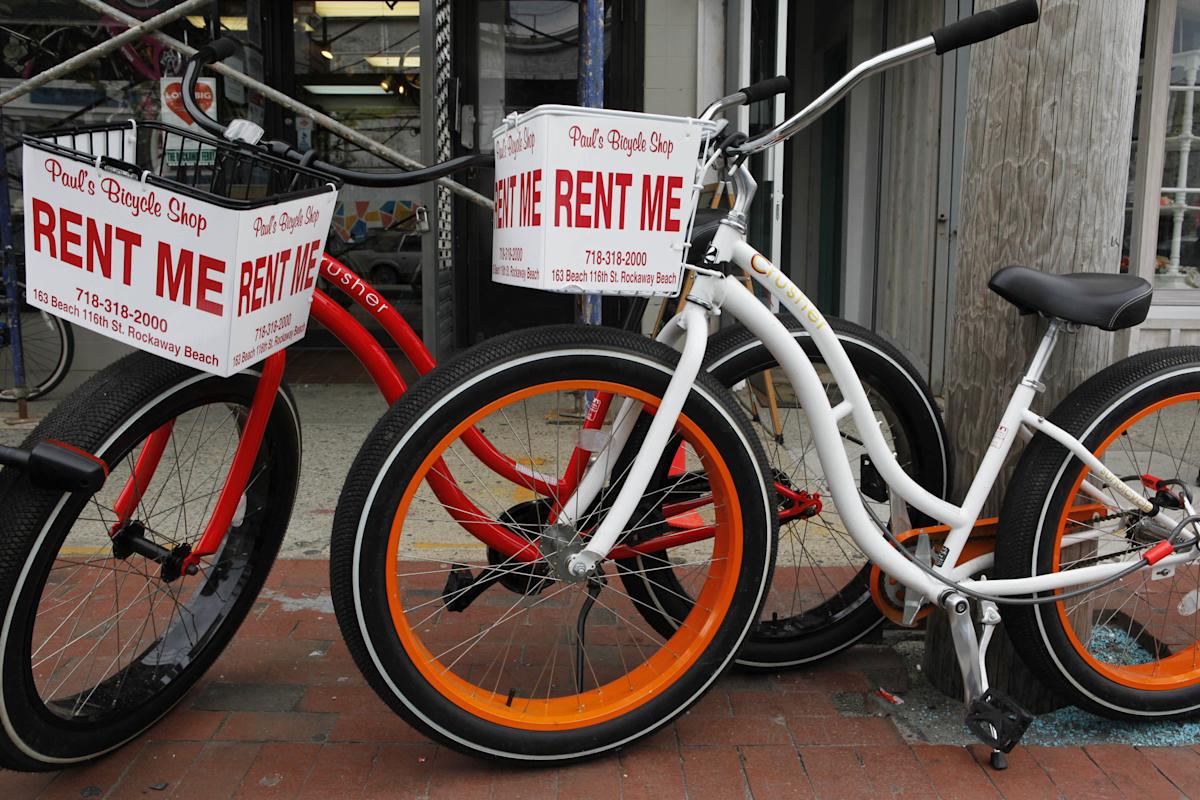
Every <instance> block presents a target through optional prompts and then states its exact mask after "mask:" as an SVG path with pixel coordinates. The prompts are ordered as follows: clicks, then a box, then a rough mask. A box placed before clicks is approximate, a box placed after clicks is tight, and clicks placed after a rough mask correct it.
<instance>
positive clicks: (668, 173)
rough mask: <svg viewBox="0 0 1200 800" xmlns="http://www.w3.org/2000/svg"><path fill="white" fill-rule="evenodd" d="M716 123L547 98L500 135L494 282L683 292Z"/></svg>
mask: <svg viewBox="0 0 1200 800" xmlns="http://www.w3.org/2000/svg"><path fill="white" fill-rule="evenodd" d="M713 127H714V126H713V123H710V122H702V121H700V120H695V119H687V118H683V117H667V116H661V115H656V114H639V113H633V112H622V111H605V110H602V109H589V108H577V107H574V106H538V107H537V108H535V109H533V110H532V111H529V112H527V113H525V114H522V115H520V116H517V115H515V114H514V115H512V116H510V117H509V118H508V119H507V120H506V121H505V123H504V124H503V125H501V126H500V127H499V128H498V129H497V130H496V132H495V134H494V137H493V142H494V146H495V154H496V184H495V201H496V208H495V216H494V219H493V227H494V235H493V238H492V280H494V281H496V282H498V283H506V284H512V285H514V286H526V287H530V288H534V289H545V290H548V291H554V292H571V293H583V292H588V293H599V294H635V295H674V294H677V293H678V292H679V287H680V282H681V281H680V278H681V276H682V272H683V261H684V257H685V243H686V242H687V240H688V236H689V234H690V230H691V225H692V218H693V216H694V215H695V206H696V194H697V192H696V181H697V159H698V157H699V153H700V146H701V143H702V142H703V140H704V139H705V137H707V136H709V135H710V134H711V131H712V130H713Z"/></svg>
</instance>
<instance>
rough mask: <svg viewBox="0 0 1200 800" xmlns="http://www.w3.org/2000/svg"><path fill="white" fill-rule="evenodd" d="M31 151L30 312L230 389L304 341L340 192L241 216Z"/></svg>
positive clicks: (27, 162)
mask: <svg viewBox="0 0 1200 800" xmlns="http://www.w3.org/2000/svg"><path fill="white" fill-rule="evenodd" d="M24 149H25V153H24V159H23V163H24V168H25V174H24V191H25V259H26V287H27V292H26V295H27V298H28V302H29V303H30V304H31V305H33V306H36V307H38V308H42V309H45V310H46V311H49V312H50V313H52V314H55V315H57V316H60V317H63V318H64V319H67V320H69V321H70V322H72V323H74V324H76V325H79V326H80V327H83V328H88V329H90V330H93V331H96V332H97V333H100V334H103V335H105V336H108V337H110V338H113V339H116V340H118V341H122V342H126V343H128V344H130V345H132V346H133V347H136V348H138V349H140V350H146V351H149V352H151V353H154V354H156V355H159V356H162V357H163V358H168V359H171V360H172V361H178V362H180V363H182V364H187V365H188V366H191V367H196V368H197V369H201V370H204V371H206V372H211V373H214V374H216V375H221V376H228V375H232V374H233V373H235V372H238V371H240V370H242V369H245V368H246V367H249V366H251V365H252V364H254V363H256V362H258V361H261V360H262V359H263V358H266V357H267V356H268V355H270V354H271V353H274V352H276V351H278V350H282V349H283V348H285V347H287V346H289V345H291V344H294V343H295V342H296V341H298V340H299V339H300V338H301V337H302V336H303V335H304V332H305V328H306V327H307V324H308V314H309V308H310V305H311V302H312V293H313V286H314V283H315V280H316V273H317V270H318V269H319V265H320V256H321V252H322V251H323V250H324V247H325V235H326V233H327V232H328V230H329V224H330V221H331V219H332V216H333V207H334V204H335V202H336V200H337V191H336V190H335V189H334V187H332V186H331V187H330V188H329V190H328V191H324V192H320V193H316V194H309V195H308V196H305V197H301V198H297V199H292V200H288V201H286V202H283V203H268V204H264V205H260V206H258V207H257V208H249V209H245V208H243V209H230V208H222V207H220V206H218V205H215V204H213V203H211V202H206V201H204V200H201V199H198V198H196V197H191V196H188V195H186V194H182V193H175V192H172V191H170V190H168V189H165V188H163V187H162V186H154V185H150V184H147V183H144V182H142V181H141V180H138V179H137V178H135V177H127V176H125V175H123V174H120V173H118V172H115V171H112V170H109V169H100V168H97V167H96V166H95V165H89V164H86V163H83V162H81V161H78V160H75V159H72V158H68V157H64V156H63V155H61V154H58V153H52V152H47V151H46V150H42V149H38V148H37V147H33V146H28V145H27V146H26V147H25V148H24Z"/></svg>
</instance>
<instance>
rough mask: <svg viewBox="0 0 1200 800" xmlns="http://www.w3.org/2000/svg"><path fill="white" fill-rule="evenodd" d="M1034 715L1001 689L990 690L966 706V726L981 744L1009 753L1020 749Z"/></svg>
mask: <svg viewBox="0 0 1200 800" xmlns="http://www.w3.org/2000/svg"><path fill="white" fill-rule="evenodd" d="M1031 722H1033V715H1032V714H1030V713H1029V712H1028V711H1026V710H1025V709H1024V708H1022V707H1021V706H1020V704H1019V703H1017V701H1016V700H1013V699H1012V698H1011V697H1009V696H1008V695H1006V694H1005V693H1004V692H1002V691H1000V690H999V689H988V690H987V691H985V692H984V693H983V694H982V695H980V696H979V697H976V698H975V699H974V700H972V701H971V704H970V706H968V707H967V727H968V728H969V729H970V730H971V733H973V734H975V736H976V737H978V739H979V741H981V742H983V743H984V744H986V745H988V746H989V747H991V748H992V749H993V750H999V751H1000V752H1001V753H1008V752H1010V751H1011V750H1012V749H1013V748H1014V747H1016V746H1017V742H1019V741H1020V740H1021V737H1022V736H1023V735H1024V734H1025V729H1026V728H1028V727H1029V724H1030V723H1031Z"/></svg>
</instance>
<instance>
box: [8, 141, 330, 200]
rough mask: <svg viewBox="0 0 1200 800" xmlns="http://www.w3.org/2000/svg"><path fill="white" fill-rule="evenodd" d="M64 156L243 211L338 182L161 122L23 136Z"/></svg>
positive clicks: (315, 191) (262, 153)
mask: <svg viewBox="0 0 1200 800" xmlns="http://www.w3.org/2000/svg"><path fill="white" fill-rule="evenodd" d="M23 140H24V143H25V145H26V146H27V147H34V148H37V149H39V150H44V151H45V152H47V153H52V154H54V155H56V156H59V157H62V158H69V159H72V160H74V161H79V162H81V163H84V164H87V165H89V166H93V167H96V168H97V169H107V170H110V171H115V172H119V173H122V174H125V175H128V176H130V177H132V178H135V179H137V180H140V181H143V182H145V183H147V184H150V185H152V186H159V187H162V188H163V189H166V190H168V191H171V192H175V193H178V194H182V195H187V196H188V197H194V198H196V199H198V200H203V201H205V202H209V203H212V204H214V205H217V206H220V207H221V208H230V209H237V210H245V209H252V208H260V207H262V206H266V205H274V204H276V203H281V202H285V201H288V200H295V199H298V198H302V197H308V196H311V195H316V194H321V193H323V192H327V191H329V189H330V188H331V187H332V188H333V189H334V190H335V191H336V190H337V189H338V188H340V185H341V183H340V181H337V180H335V179H333V178H331V177H330V176H328V175H326V174H324V173H322V172H319V171H317V170H314V169H310V168H308V167H303V166H300V165H299V164H295V163H292V162H290V161H285V160H284V159H281V158H276V157H275V156H272V155H270V154H269V153H266V152H265V151H263V150H262V149H261V148H259V147H257V146H254V145H244V144H235V143H232V142H226V141H221V140H218V139H213V138H210V137H208V136H205V135H204V134H201V133H196V132H194V131H190V130H185V129H183V128H177V127H175V126H173V125H168V124H166V123H163V122H153V121H148V122H135V121H133V120H127V121H125V122H113V123H106V124H103V125H89V126H86V127H79V128H71V129H62V130H51V131H39V132H37V133H31V134H26V135H25V136H24V137H23Z"/></svg>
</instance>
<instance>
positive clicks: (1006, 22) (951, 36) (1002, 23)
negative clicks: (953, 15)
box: [929, 0, 1039, 55]
mask: <svg viewBox="0 0 1200 800" xmlns="http://www.w3.org/2000/svg"><path fill="white" fill-rule="evenodd" d="M1038 15H1039V14H1038V4H1037V0H1016V2H1013V3H1006V4H1004V5H1002V6H997V7H996V8H992V9H988V10H987V11H980V12H979V13H978V14H972V15H971V16H969V17H967V18H966V19H960V20H959V21H958V22H954V23H951V24H949V25H947V26H946V27H944V28H938V29H937V30H936V31H932V32H931V33H930V34H929V35H930V36H932V37H933V41H934V44H935V45H936V47H935V48H934V49H935V51H936V52H937V54H938V55H941V54H942V53H945V52H948V51H950V50H956V49H958V48H959V47H966V46H967V45H969V44H975V43H976V42H982V41H983V40H984V39H991V38H992V37H993V36H999V35H1000V34H1002V33H1004V32H1005V31H1011V30H1012V29H1013V28H1019V27H1021V26H1022V25H1028V24H1029V23H1031V22H1037V21H1038Z"/></svg>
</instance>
